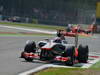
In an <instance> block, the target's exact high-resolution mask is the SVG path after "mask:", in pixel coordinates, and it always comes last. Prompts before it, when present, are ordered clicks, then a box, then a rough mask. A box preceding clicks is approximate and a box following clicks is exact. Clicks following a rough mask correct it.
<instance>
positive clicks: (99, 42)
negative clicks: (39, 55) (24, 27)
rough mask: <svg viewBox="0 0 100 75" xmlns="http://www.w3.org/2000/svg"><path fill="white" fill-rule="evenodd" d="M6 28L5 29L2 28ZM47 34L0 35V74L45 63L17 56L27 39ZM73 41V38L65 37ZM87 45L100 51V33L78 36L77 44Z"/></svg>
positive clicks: (19, 71) (17, 71)
mask: <svg viewBox="0 0 100 75" xmlns="http://www.w3.org/2000/svg"><path fill="white" fill-rule="evenodd" d="M4 30H6V29H4ZM12 32H13V30H12ZM44 38H51V37H47V36H0V75H17V74H19V73H21V72H24V71H27V70H30V69H33V68H36V67H39V66H41V65H43V64H45V63H38V62H26V61H25V60H24V59H21V58H19V57H20V53H21V52H22V51H23V48H24V45H25V42H26V41H27V40H35V41H36V42H38V41H39V40H42V39H44ZM66 40H67V41H68V42H71V43H74V38H66ZM81 43H82V44H87V45H89V49H90V52H96V53H100V34H96V35H95V36H93V37H90V38H79V44H81Z"/></svg>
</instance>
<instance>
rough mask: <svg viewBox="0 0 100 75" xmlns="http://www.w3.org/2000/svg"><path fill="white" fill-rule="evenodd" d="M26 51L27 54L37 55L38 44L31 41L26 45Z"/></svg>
mask: <svg viewBox="0 0 100 75" xmlns="http://www.w3.org/2000/svg"><path fill="white" fill-rule="evenodd" d="M24 51H25V52H27V53H30V52H33V53H35V52H36V43H35V42H34V41H29V42H28V43H27V44H26V46H25V48H24Z"/></svg>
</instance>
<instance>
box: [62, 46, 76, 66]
mask: <svg viewBox="0 0 100 75" xmlns="http://www.w3.org/2000/svg"><path fill="white" fill-rule="evenodd" d="M62 56H63V57H69V58H70V60H68V61H66V62H65V64H66V65H68V66H72V65H73V64H74V61H75V47H74V46H71V47H69V48H67V50H66V51H65V52H64V53H63V55H62Z"/></svg>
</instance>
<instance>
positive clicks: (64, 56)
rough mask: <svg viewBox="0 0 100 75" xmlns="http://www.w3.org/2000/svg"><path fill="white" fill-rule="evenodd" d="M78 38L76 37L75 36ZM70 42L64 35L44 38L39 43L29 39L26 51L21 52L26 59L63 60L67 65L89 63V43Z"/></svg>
mask: <svg viewBox="0 0 100 75" xmlns="http://www.w3.org/2000/svg"><path fill="white" fill-rule="evenodd" d="M75 40H76V37H75ZM77 42H78V40H76V43H75V44H76V45H75V44H70V43H68V41H66V40H65V39H62V37H56V38H54V39H44V40H42V41H39V42H38V43H37V44H36V43H35V41H28V42H27V43H26V45H25V48H24V51H23V52H22V53H21V58H24V59H25V60H26V61H29V62H30V61H34V60H36V59H37V60H40V61H48V62H51V61H61V62H64V63H65V64H66V65H70V66H72V65H74V64H75V63H76V61H77V62H78V63H87V61H88V53H89V48H88V45H85V46H83V45H79V46H78V45H77V44H78V43H77Z"/></svg>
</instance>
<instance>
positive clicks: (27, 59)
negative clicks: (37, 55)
mask: <svg viewBox="0 0 100 75" xmlns="http://www.w3.org/2000/svg"><path fill="white" fill-rule="evenodd" d="M24 59H25V60H26V61H28V62H32V61H33V58H24Z"/></svg>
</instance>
